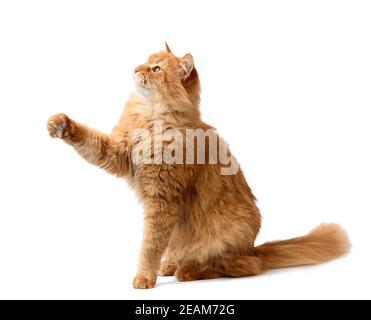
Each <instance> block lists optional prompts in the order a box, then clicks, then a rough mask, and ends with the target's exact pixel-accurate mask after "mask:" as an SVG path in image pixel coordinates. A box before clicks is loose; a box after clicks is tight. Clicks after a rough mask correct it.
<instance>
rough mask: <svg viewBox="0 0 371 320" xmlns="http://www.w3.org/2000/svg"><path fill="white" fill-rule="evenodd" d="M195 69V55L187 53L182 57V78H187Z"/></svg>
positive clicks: (179, 71) (180, 72) (180, 69)
mask: <svg viewBox="0 0 371 320" xmlns="http://www.w3.org/2000/svg"><path fill="white" fill-rule="evenodd" d="M192 70H193V57H192V55H191V54H190V53H187V54H186V55H185V56H184V57H183V58H182V59H180V68H179V70H178V74H179V75H180V76H181V77H182V80H187V79H188V78H189V76H190V75H191V72H192Z"/></svg>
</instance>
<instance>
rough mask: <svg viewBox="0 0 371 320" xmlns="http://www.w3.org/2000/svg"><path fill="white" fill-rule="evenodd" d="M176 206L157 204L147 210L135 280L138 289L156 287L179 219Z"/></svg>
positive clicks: (134, 284) (135, 286)
mask: <svg viewBox="0 0 371 320" xmlns="http://www.w3.org/2000/svg"><path fill="white" fill-rule="evenodd" d="M178 212H179V210H178V206H177V205H176V204H164V203H162V204H160V203H158V204H155V205H152V206H150V207H149V208H147V209H146V210H145V220H144V233H143V240H142V247H141V252H140V258H139V264H138V271H137V274H136V276H135V278H134V280H133V287H134V288H136V289H149V288H153V287H154V286H155V285H156V280H157V274H158V271H159V269H160V263H161V257H162V256H163V254H164V252H165V250H166V247H167V245H168V243H169V239H170V236H171V233H172V231H173V229H174V226H175V223H176V221H177V218H178Z"/></svg>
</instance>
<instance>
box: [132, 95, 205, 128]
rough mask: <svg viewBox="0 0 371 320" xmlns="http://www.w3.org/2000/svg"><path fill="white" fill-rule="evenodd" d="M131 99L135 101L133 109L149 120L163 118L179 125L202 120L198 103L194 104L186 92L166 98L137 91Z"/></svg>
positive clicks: (187, 124)
mask: <svg viewBox="0 0 371 320" xmlns="http://www.w3.org/2000/svg"><path fill="white" fill-rule="evenodd" d="M130 100H132V101H133V102H134V103H135V108H132V111H134V112H135V113H136V114H137V115H138V116H140V117H142V118H145V119H147V120H162V121H165V122H168V123H176V124H178V125H179V126H190V125H191V124H195V123H199V122H200V121H201V120H200V111H199V108H198V105H194V103H193V101H192V99H190V98H189V97H188V95H186V94H181V93H179V94H177V96H176V97H172V96H169V97H166V98H164V97H161V96H159V95H150V96H149V95H143V94H141V93H140V92H135V93H133V95H132V98H131V99H130Z"/></svg>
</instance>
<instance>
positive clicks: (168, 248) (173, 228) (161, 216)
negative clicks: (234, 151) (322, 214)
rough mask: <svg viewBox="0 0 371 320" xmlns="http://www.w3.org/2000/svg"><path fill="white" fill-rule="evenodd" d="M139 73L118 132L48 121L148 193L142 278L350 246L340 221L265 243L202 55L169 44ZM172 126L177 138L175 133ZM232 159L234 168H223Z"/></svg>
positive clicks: (246, 267) (252, 264) (298, 261)
mask: <svg viewBox="0 0 371 320" xmlns="http://www.w3.org/2000/svg"><path fill="white" fill-rule="evenodd" d="M134 79H135V83H136V85H137V92H136V93H135V94H133V95H132V96H131V97H130V98H129V100H128V101H127V103H126V106H125V109H124V112H123V114H122V116H121V118H120V120H119V122H118V124H117V125H116V126H115V127H114V128H113V130H112V133H111V134H109V135H107V134H104V133H101V132H99V131H97V130H94V129H91V128H89V127H87V126H85V125H83V124H80V123H78V122H76V121H74V120H72V119H70V118H69V117H67V116H66V115H64V114H58V115H55V116H52V117H51V118H50V119H49V121H48V125H47V126H48V130H49V134H50V135H51V136H52V137H57V138H61V139H63V141H64V142H66V143H67V144H69V145H71V146H72V147H73V148H74V149H75V151H76V152H77V153H78V154H80V156H82V157H83V158H84V159H85V160H87V161H88V162H90V163H91V164H94V165H96V166H98V167H100V168H102V169H104V170H106V171H107V172H109V173H111V174H113V175H116V176H119V177H122V178H125V179H127V180H128V182H129V184H130V185H131V186H132V187H133V188H134V190H135V191H136V193H137V194H138V196H139V198H140V200H141V202H142V203H143V207H144V219H145V223H144V235H143V241H142V248H141V253H140V259H139V265H138V271H137V274H136V276H135V278H134V281H133V286H134V287H135V288H153V287H154V286H155V284H156V278H157V275H158V274H159V275H163V276H172V275H174V274H175V276H176V278H177V279H178V280H180V281H185V280H196V279H212V278H218V277H241V276H251V275H258V274H260V273H262V272H263V271H264V270H266V269H270V268H282V267H289V266H297V265H306V264H315V263H320V262H324V261H328V260H331V259H334V258H336V257H339V256H341V255H343V254H345V253H346V252H347V251H348V250H349V248H350V243H349V240H348V237H347V235H346V233H345V231H343V230H342V229H341V227H340V226H338V225H336V224H322V225H320V226H319V227H317V228H316V229H314V230H313V231H312V232H310V233H309V234H307V235H306V236H304V237H299V238H295V239H290V240H285V241H276V242H271V243H266V244H263V245H260V246H257V247H255V245H254V242H255V238H256V236H257V234H258V232H259V229H260V221H261V217H260V213H259V210H258V208H257V207H256V205H255V198H254V196H253V194H252V192H251V190H250V188H249V186H248V184H247V183H246V180H245V178H244V175H243V173H242V171H241V170H240V169H239V167H238V166H237V167H236V164H237V163H236V162H234V166H232V165H230V167H228V168H227V166H226V163H225V162H223V161H222V160H221V152H220V151H221V150H222V149H223V148H224V147H225V146H226V145H225V143H224V142H223V141H222V140H220V139H219V137H218V136H217V134H216V132H215V131H214V130H213V128H212V127H210V126H209V125H207V124H206V123H204V122H203V121H202V120H201V117H200V111H199V102H200V83H199V77H198V73H197V71H196V69H195V67H194V63H193V58H192V56H191V55H190V54H186V55H185V56H184V57H182V58H178V57H176V56H175V55H173V54H172V53H171V51H170V49H169V47H168V46H167V45H166V50H164V51H162V52H160V53H156V54H153V55H151V56H150V57H149V59H148V61H147V62H146V63H145V64H143V65H141V66H138V67H137V68H135V72H134ZM168 132H171V135H170V136H171V139H167V138H166V137H165V135H166V133H168ZM189 132H193V133H194V132H207V133H208V134H207V137H206V139H205V141H204V144H202V143H198V142H199V141H197V136H195V135H193V136H191V138H189V136H188V133H189ZM178 138H179V139H178ZM213 138H217V146H216V149H215V145H212V143H211V141H212V139H213ZM156 139H157V140H156ZM155 141H160V143H156V142H155ZM192 148H193V150H192ZM212 149H213V150H212ZM169 150H170V151H169ZM173 151H175V153H177V155H178V158H177V159H178V161H175V160H174V159H175V158H176V157H175V158H174V155H173ZM226 151H227V154H226V157H227V158H228V159H229V160H230V162H231V164H232V163H233V159H234V158H233V157H232V156H231V154H230V152H229V150H228V149H226ZM179 153H181V154H180V156H179ZM199 154H201V155H202V154H203V160H204V161H201V163H200V161H197V160H199V158H198V155H199ZM141 157H142V158H141ZM185 158H187V161H186V160H185ZM201 158H202V157H201ZM144 159H145V160H146V161H144ZM169 159H170V160H171V159H173V160H174V161H173V162H172V161H168V160H169ZM183 160H184V161H183ZM193 160H195V161H193ZM201 160H202V159H201ZM223 169H224V170H225V169H231V170H230V171H229V172H228V171H225V172H224V174H223ZM162 258H163V259H162Z"/></svg>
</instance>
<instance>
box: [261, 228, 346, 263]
mask: <svg viewBox="0 0 371 320" xmlns="http://www.w3.org/2000/svg"><path fill="white" fill-rule="evenodd" d="M350 247H351V244H350V242H349V239H348V236H347V234H346V232H345V231H344V230H343V229H342V228H341V227H340V226H339V225H337V224H321V225H320V226H318V227H317V228H315V229H314V230H312V231H311V232H310V233H308V234H307V235H306V236H304V237H298V238H294V239H290V240H284V241H274V242H267V243H264V244H263V245H261V246H258V247H256V248H255V255H256V256H257V257H258V258H260V259H261V260H262V263H263V268H264V269H274V268H284V267H292V266H301V265H308V264H317V263H321V262H325V261H329V260H332V259H334V258H337V257H340V256H342V255H344V254H346V253H347V252H348V251H349V250H350Z"/></svg>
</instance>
